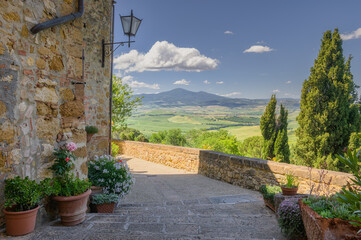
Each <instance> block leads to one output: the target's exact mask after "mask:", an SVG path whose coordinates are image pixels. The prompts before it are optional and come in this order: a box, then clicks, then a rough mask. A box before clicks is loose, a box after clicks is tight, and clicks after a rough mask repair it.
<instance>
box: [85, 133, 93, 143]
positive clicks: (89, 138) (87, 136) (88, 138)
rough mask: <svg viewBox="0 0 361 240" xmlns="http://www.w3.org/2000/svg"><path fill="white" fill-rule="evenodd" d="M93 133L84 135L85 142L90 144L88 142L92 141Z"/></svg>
mask: <svg viewBox="0 0 361 240" xmlns="http://www.w3.org/2000/svg"><path fill="white" fill-rule="evenodd" d="M94 134H95V133H87V134H86V142H90V140H91V139H92V137H93V136H94Z"/></svg>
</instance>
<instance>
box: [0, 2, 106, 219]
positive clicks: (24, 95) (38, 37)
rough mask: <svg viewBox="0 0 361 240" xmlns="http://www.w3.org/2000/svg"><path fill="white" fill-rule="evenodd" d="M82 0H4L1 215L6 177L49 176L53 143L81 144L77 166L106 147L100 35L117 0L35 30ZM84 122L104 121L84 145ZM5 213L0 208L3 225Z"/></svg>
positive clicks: (88, 5) (0, 16)
mask: <svg viewBox="0 0 361 240" xmlns="http://www.w3.org/2000/svg"><path fill="white" fill-rule="evenodd" d="M77 4H78V1H77V0H23V1H20V0H1V1H0V214H2V210H1V209H2V207H3V202H4V198H3V193H4V180H5V179H6V178H8V177H11V176H14V175H20V176H29V177H30V178H32V179H42V178H45V177H50V176H51V172H49V170H48V167H49V166H50V165H51V164H52V159H51V155H52V152H53V149H54V147H56V146H58V144H61V143H64V142H65V141H73V142H75V143H76V144H77V145H78V149H77V150H76V152H75V155H76V156H77V157H78V160H77V162H76V168H75V170H74V172H75V173H76V174H77V175H78V176H80V177H85V176H86V175H87V167H86V161H87V159H88V158H89V157H91V156H92V155H95V154H104V153H106V152H107V151H108V149H107V148H108V132H107V129H108V123H109V104H108V101H109V94H110V93H109V81H110V58H106V62H105V67H104V68H102V67H101V62H100V60H101V41H102V39H105V41H109V35H110V34H109V33H110V28H111V7H112V1H111V0H107V1H105V0H104V1H98V0H87V1H85V3H84V5H85V6H84V8H85V10H84V14H83V16H82V17H81V18H78V19H76V20H74V21H71V22H68V23H66V24H62V25H59V26H55V27H52V28H50V29H46V30H44V31H41V32H39V33H37V34H35V35H34V34H32V33H31V32H30V29H31V28H32V27H33V26H34V25H36V24H38V23H41V22H45V21H47V20H50V19H53V18H57V17H61V16H65V15H68V14H70V13H73V12H76V11H77V9H78V6H77ZM86 125H93V126H96V127H98V128H99V133H98V134H97V135H96V136H95V137H93V139H92V140H91V142H90V144H87V140H86V132H85V130H84V128H85V126H86ZM2 223H3V217H2V215H0V225H1V224H2Z"/></svg>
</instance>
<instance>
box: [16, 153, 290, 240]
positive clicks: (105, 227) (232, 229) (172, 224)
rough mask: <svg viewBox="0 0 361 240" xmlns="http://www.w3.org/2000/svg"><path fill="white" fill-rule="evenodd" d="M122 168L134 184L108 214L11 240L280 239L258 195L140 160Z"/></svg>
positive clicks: (268, 212) (89, 215)
mask: <svg viewBox="0 0 361 240" xmlns="http://www.w3.org/2000/svg"><path fill="white" fill-rule="evenodd" d="M125 158H126V157H125ZM128 164H129V166H130V168H131V170H132V172H133V174H134V176H135V178H136V183H135V185H134V187H133V190H132V192H131V193H130V194H129V195H128V196H127V197H126V198H125V199H124V200H123V201H122V203H121V204H120V206H119V208H118V209H117V210H116V211H115V213H114V214H88V215H87V219H86V221H85V222H84V223H82V224H80V225H78V226H75V227H63V226H61V225H59V224H58V223H57V222H54V223H52V224H51V225H50V226H47V227H42V228H37V229H36V231H35V232H34V233H32V234H30V235H27V236H25V237H22V238H16V239H34V240H35V239H36V240H41V239H76V240H80V239H89V240H90V239H94V240H95V239H96V240H98V239H122V240H123V239H124V240H125V239H132V240H133V239H146V240H148V239H149V240H152V239H284V238H283V237H282V234H281V233H280V230H279V228H278V226H277V220H276V218H275V216H274V214H273V213H272V212H271V211H270V210H268V209H267V208H266V207H264V204H263V201H262V198H261V195H260V194H259V193H258V192H255V191H250V190H247V189H242V188H240V187H237V186H233V185H231V184H227V183H223V182H220V181H216V180H213V179H209V178H207V177H204V176H201V175H197V174H192V173H187V172H185V171H183V170H178V169H173V168H170V167H166V166H163V165H159V164H155V163H151V162H147V161H144V160H141V159H131V158H128Z"/></svg>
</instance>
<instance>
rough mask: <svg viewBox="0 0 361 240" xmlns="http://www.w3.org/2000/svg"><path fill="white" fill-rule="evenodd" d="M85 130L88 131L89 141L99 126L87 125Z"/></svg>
mask: <svg viewBox="0 0 361 240" xmlns="http://www.w3.org/2000/svg"><path fill="white" fill-rule="evenodd" d="M85 131H86V133H87V136H86V137H87V142H90V140H91V139H92V137H93V135H94V134H96V133H98V131H99V130H98V128H97V127H95V126H86V127H85Z"/></svg>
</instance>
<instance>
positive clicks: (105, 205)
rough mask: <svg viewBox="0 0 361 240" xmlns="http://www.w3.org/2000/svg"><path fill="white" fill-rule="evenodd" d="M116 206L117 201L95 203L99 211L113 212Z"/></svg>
mask: <svg viewBox="0 0 361 240" xmlns="http://www.w3.org/2000/svg"><path fill="white" fill-rule="evenodd" d="M114 207H115V203H103V204H96V205H95V208H96V210H97V212H98V213H113V212H114Z"/></svg>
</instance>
